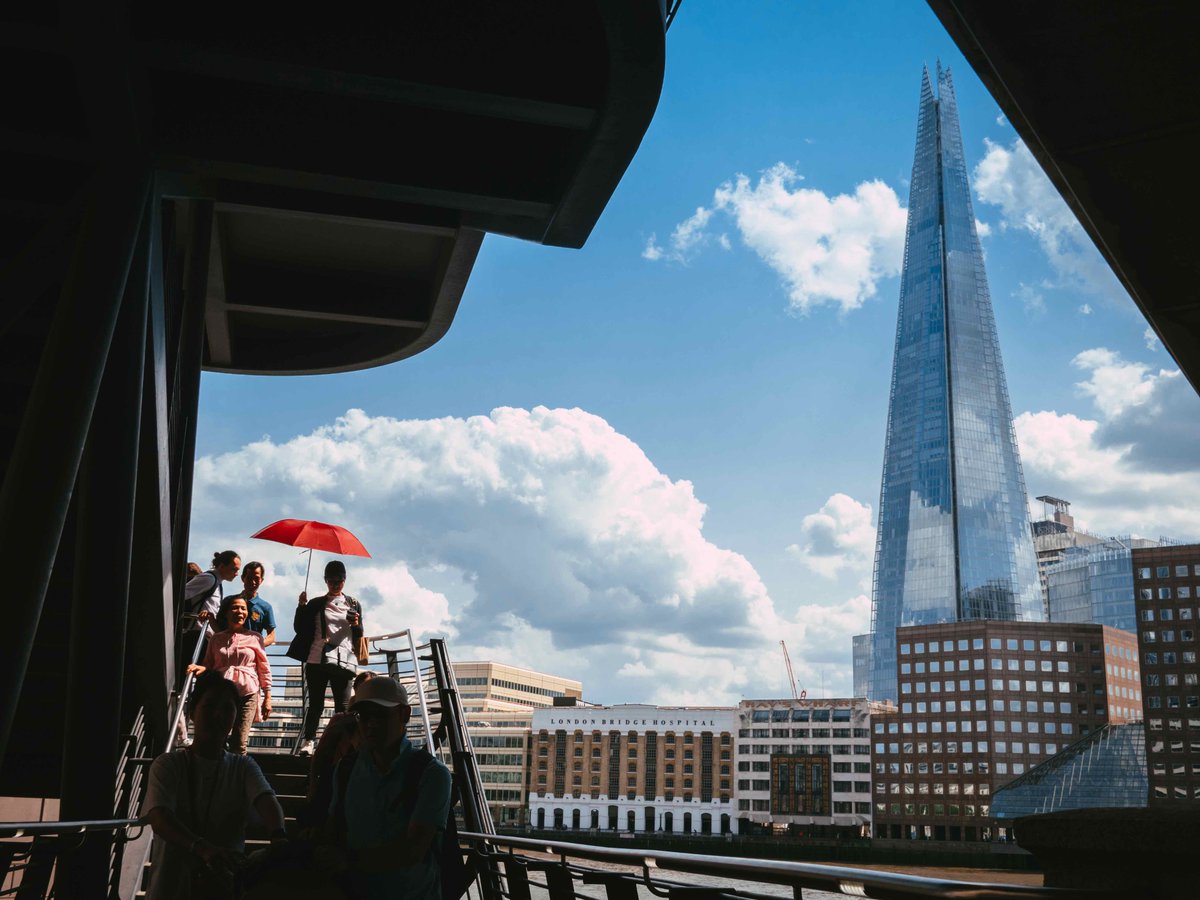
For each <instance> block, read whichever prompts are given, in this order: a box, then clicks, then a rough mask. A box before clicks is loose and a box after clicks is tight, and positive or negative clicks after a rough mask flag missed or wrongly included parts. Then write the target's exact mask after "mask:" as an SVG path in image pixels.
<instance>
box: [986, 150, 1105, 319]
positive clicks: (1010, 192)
mask: <svg viewBox="0 0 1200 900" xmlns="http://www.w3.org/2000/svg"><path fill="white" fill-rule="evenodd" d="M984 144H985V145H986V147H987V153H986V154H985V155H984V157H983V159H981V160H980V161H979V164H978V165H977V166H976V167H975V171H974V173H973V179H972V180H973V182H974V185H975V192H976V194H977V195H978V197H979V199H980V201H981V202H983V203H987V204H991V205H993V206H997V207H999V208H1000V213H1001V222H1000V227H1001V229H1009V228H1011V229H1017V230H1020V231H1025V232H1027V233H1029V234H1031V235H1033V236H1034V237H1035V238H1036V239H1037V241H1038V243H1039V244H1040V245H1041V248H1042V250H1043V252H1044V253H1045V254H1046V257H1047V259H1048V260H1049V262H1050V265H1051V266H1052V267H1053V268H1054V270H1055V272H1056V273H1057V274H1058V277H1059V280H1060V282H1061V284H1062V285H1064V286H1072V287H1082V288H1084V289H1086V290H1089V291H1091V292H1093V293H1095V294H1097V295H1101V296H1105V297H1121V298H1124V297H1125V296H1126V294H1125V291H1124V289H1123V288H1121V286H1120V283H1119V282H1118V281H1117V279H1116V276H1115V275H1113V273H1112V271H1111V270H1110V269H1109V268H1108V265H1107V264H1106V263H1105V262H1104V260H1103V258H1102V257H1101V256H1100V253H1099V251H1097V250H1096V248H1095V246H1094V245H1093V244H1092V242H1091V240H1090V239H1089V238H1088V236H1087V234H1086V233H1085V232H1084V230H1083V227H1082V226H1081V225H1080V224H1079V221H1078V220H1077V219H1076V218H1075V214H1074V213H1072V212H1071V210H1070V208H1069V207H1068V206H1067V204H1066V203H1065V202H1064V201H1063V199H1062V197H1061V196H1060V195H1059V193H1058V191H1056V190H1055V188H1054V185H1052V184H1051V183H1050V179H1049V178H1047V177H1046V174H1045V172H1043V171H1042V169H1041V167H1040V166H1039V165H1038V163H1037V160H1035V159H1034V158H1033V154H1032V153H1030V152H1029V149H1028V148H1027V147H1026V146H1025V144H1024V142H1023V141H1021V139H1020V138H1017V139H1015V140H1014V141H1013V143H1012V145H1011V146H1009V147H1003V146H1001V145H999V144H996V143H993V142H992V141H989V140H987V139H985V140H984Z"/></svg>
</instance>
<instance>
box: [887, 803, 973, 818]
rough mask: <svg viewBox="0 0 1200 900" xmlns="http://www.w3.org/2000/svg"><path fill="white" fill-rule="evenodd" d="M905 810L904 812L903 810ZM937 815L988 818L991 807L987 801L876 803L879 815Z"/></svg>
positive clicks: (926, 816)
mask: <svg viewBox="0 0 1200 900" xmlns="http://www.w3.org/2000/svg"><path fill="white" fill-rule="evenodd" d="M901 810H903V812H902V811H901ZM931 811H932V815H935V816H966V817H968V818H973V817H975V816H978V817H979V818H981V819H986V818H988V817H989V816H990V815H991V807H990V806H989V805H988V804H986V803H981V804H978V805H976V804H973V803H965V804H961V805H960V804H957V803H948V804H942V803H932V804H930V803H904V804H900V803H876V804H875V815H877V816H888V815H891V816H900V815H904V816H920V817H921V818H923V819H924V818H928V817H929V816H930V814H931Z"/></svg>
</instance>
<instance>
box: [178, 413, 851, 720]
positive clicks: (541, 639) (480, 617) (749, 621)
mask: <svg viewBox="0 0 1200 900" xmlns="http://www.w3.org/2000/svg"><path fill="white" fill-rule="evenodd" d="M247 486H252V490H247ZM705 511H706V508H705V505H704V504H703V503H702V502H701V501H700V500H699V499H698V498H697V497H696V496H695V492H694V491H693V488H692V485H691V484H690V483H689V482H688V481H684V480H672V479H670V478H668V477H667V476H666V475H664V474H663V473H661V472H660V471H658V469H657V468H656V467H655V466H654V464H653V463H652V462H651V461H650V460H649V459H648V458H647V457H646V455H645V453H644V452H642V450H641V448H639V447H638V446H637V444H635V443H634V442H633V441H631V440H630V439H629V438H628V437H626V436H624V435H622V434H620V433H618V432H617V431H615V430H614V429H613V428H612V427H611V426H610V425H609V424H608V423H607V422H605V421H604V420H603V419H601V418H599V417H597V416H594V415H591V414H589V413H587V412H584V411H582V410H579V409H545V408H542V407H538V408H535V409H532V410H524V409H509V408H500V409H496V410H493V411H492V413H491V414H490V415H487V416H474V417H470V418H444V419H432V420H399V419H393V418H388V417H383V416H369V415H367V414H366V413H364V412H362V411H361V410H350V411H349V412H347V413H346V414H345V415H344V416H342V417H341V418H339V419H338V420H337V421H335V422H334V423H332V424H330V425H327V426H325V427H322V428H318V429H317V430H315V431H313V432H312V433H311V434H306V435H301V436H298V437H295V438H293V439H291V440H288V441H283V442H276V441H273V440H271V439H269V438H264V439H263V440H260V441H255V442H252V443H249V444H247V445H245V446H243V447H240V448H236V449H233V450H231V451H230V452H227V453H223V454H219V455H214V456H207V457H203V458H201V459H199V460H197V464H196V482H195V503H194V508H193V540H192V546H193V548H197V552H198V553H199V552H200V548H203V553H200V556H201V558H207V557H206V556H205V555H204V554H206V553H207V552H208V548H215V547H220V548H224V547H226V546H234V547H236V548H237V549H239V550H240V551H241V552H242V554H243V558H244V559H249V558H250V557H252V556H258V557H259V558H262V559H263V560H264V561H265V562H267V564H268V567H269V570H270V576H269V578H268V582H267V588H266V589H265V591H264V592H265V593H266V596H267V597H268V599H271V600H273V601H275V602H276V605H277V610H278V611H279V613H280V619H281V622H287V621H288V620H289V619H290V612H291V610H292V609H293V608H294V607H293V606H292V605H291V604H292V600H291V599H290V598H291V596H294V592H295V591H297V590H299V588H300V586H301V582H302V580H303V571H304V569H303V567H304V559H303V558H302V557H300V556H298V555H297V553H296V552H295V550H294V549H293V548H287V547H279V546H278V545H273V544H266V543H265V542H264V543H260V542H250V541H246V540H244V539H236V540H235V539H234V538H233V537H232V536H233V535H245V534H250V533H252V532H253V531H254V530H256V529H257V528H259V527H261V526H262V525H263V524H265V523H267V522H270V521H272V520H273V519H276V518H282V517H285V516H295V517H300V518H320V519H324V520H327V521H333V522H337V523H339V524H342V525H345V526H347V527H349V528H350V529H351V530H353V531H354V532H355V533H356V534H357V535H358V536H359V537H360V538H362V539H363V541H364V543H365V544H366V545H367V547H368V549H369V550H371V552H372V559H371V560H369V561H368V560H353V559H351V560H348V562H349V564H350V585H349V587H348V590H350V592H351V593H353V594H355V595H357V596H359V597H360V599H362V600H363V601H364V607H365V613H366V618H367V622H368V626H369V630H371V631H372V632H375V633H378V632H380V631H391V630H395V629H399V628H402V627H405V626H412V627H413V628H414V630H416V631H417V632H418V633H419V634H422V635H428V634H433V633H438V632H442V633H448V634H449V635H450V636H451V639H452V643H451V650H452V653H453V655H454V656H456V657H457V658H459V659H464V658H469V657H479V656H485V657H491V658H496V659H500V660H503V661H508V662H512V663H515V664H519V665H526V666H530V667H533V668H538V669H542V670H547V671H553V672H557V673H559V674H563V675H567V676H571V677H578V678H581V679H582V680H584V682H585V691H586V692H587V694H588V696H589V697H595V698H597V699H601V700H607V701H636V700H644V699H649V700H653V701H655V702H706V703H715V702H731V701H734V700H736V698H737V697H738V696H739V695H740V694H742V693H747V692H749V693H754V692H760V691H761V689H762V688H761V687H760V686H762V685H766V684H768V683H769V681H770V679H772V678H774V675H775V666H773V665H771V663H770V662H769V661H768V660H771V661H774V659H775V657H774V655H773V654H772V655H770V656H767V655H766V653H765V652H764V651H768V650H771V649H772V647H771V644H772V642H773V641H775V640H778V639H779V638H780V637H785V638H786V639H787V640H788V641H789V646H792V644H793V642H794V644H795V648H796V652H797V654H798V655H799V656H801V657H802V658H803V657H806V656H809V655H811V656H813V657H814V658H815V657H817V656H819V655H820V654H822V653H826V654H828V653H830V652H831V651H830V650H829V649H828V648H825V647H824V646H823V645H824V644H825V643H826V642H827V641H830V640H833V639H834V638H833V637H832V635H834V634H835V633H836V632H838V630H839V629H840V628H842V627H843V626H846V631H845V634H844V635H842V636H841V637H840V638H839V640H840V647H839V651H840V652H841V653H842V654H843V656H844V658H845V663H846V666H847V668H848V660H849V648H850V642H849V636H850V634H851V633H853V630H854V629H857V630H861V629H862V628H863V627H864V623H865V621H866V619H865V617H864V616H863V615H862V611H861V609H859V608H858V606H856V605H855V604H854V603H851V604H849V605H846V606H845V608H843V607H842V606H839V607H834V608H826V607H821V606H812V607H807V606H806V607H801V608H800V609H797V610H789V611H787V614H786V615H785V614H783V613H781V612H780V611H779V610H777V609H776V607H775V604H774V603H773V601H772V599H771V597H770V596H769V594H768V592H767V589H766V587H765V586H764V584H763V582H762V580H761V579H760V578H759V576H758V573H757V572H756V571H755V569H754V567H753V566H752V565H751V564H750V562H749V561H748V560H747V559H746V558H745V557H744V556H742V555H741V554H739V553H736V552H734V551H732V550H729V549H725V548H721V547H718V546H716V545H715V544H713V543H712V542H711V541H709V540H708V539H707V538H706V537H705V535H704V533H703V525H704V515H705ZM251 544H254V546H251ZM322 564H323V563H322V562H321V560H320V559H319V558H318V560H317V561H316V562H315V563H314V570H315V571H316V572H319V571H320V566H321V565H322ZM288 630H289V629H286V628H285V631H288ZM814 642H815V643H814ZM814 671H815V670H814Z"/></svg>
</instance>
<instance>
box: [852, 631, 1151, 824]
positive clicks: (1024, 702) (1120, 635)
mask: <svg viewBox="0 0 1200 900" xmlns="http://www.w3.org/2000/svg"><path fill="white" fill-rule="evenodd" d="M897 642H898V649H899V653H898V655H897V663H896V679H897V683H898V685H899V694H900V704H899V709H898V711H897V712H895V713H884V714H881V715H877V716H875V717H874V718H873V721H872V724H871V730H872V759H871V762H872V766H873V773H872V775H873V786H872V791H873V796H874V803H875V807H874V811H873V820H874V833H875V836H876V837H880V838H907V839H923V840H949V841H980V840H990V839H993V838H996V837H1003V836H1005V831H1006V829H1007V825H1005V824H1001V823H997V821H996V820H995V817H994V816H993V814H992V810H991V803H992V794H993V793H994V792H995V791H996V790H997V789H998V788H1000V787H1001V786H1003V785H1005V784H1007V783H1008V782H1009V781H1010V780H1012V779H1013V778H1014V777H1017V776H1019V775H1023V774H1024V773H1025V772H1027V771H1029V770H1030V769H1032V768H1034V767H1035V766H1037V765H1039V764H1041V763H1042V762H1045V761H1046V760H1047V759H1049V758H1050V757H1053V756H1055V755H1056V754H1057V753H1058V752H1059V751H1060V750H1062V749H1063V748H1065V747H1066V746H1068V745H1070V744H1073V743H1074V742H1075V741H1076V740H1078V739H1079V738H1080V737H1081V736H1083V735H1086V734H1091V733H1092V732H1094V731H1096V730H1097V729H1100V728H1103V727H1104V726H1105V725H1108V724H1120V723H1124V722H1130V721H1134V720H1137V719H1140V718H1141V714H1142V700H1141V691H1140V678H1139V663H1138V651H1137V639H1136V637H1135V636H1134V635H1132V634H1130V633H1129V632H1125V631H1119V630H1117V629H1115V628H1108V627H1107V626H1103V625H1077V624H1058V623H1053V622H996V621H975V622H954V623H947V624H944V625H919V626H915V627H912V628H901V629H899V630H898V631H897Z"/></svg>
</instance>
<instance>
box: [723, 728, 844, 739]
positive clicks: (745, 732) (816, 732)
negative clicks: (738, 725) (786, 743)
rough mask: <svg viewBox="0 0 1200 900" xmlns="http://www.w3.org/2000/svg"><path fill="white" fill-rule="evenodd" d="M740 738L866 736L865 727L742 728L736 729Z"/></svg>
mask: <svg viewBox="0 0 1200 900" xmlns="http://www.w3.org/2000/svg"><path fill="white" fill-rule="evenodd" d="M738 737H740V738H769V737H798V738H806V737H814V738H827V737H834V738H848V737H867V729H866V728H832V729H830V728H742V729H739V731H738Z"/></svg>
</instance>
